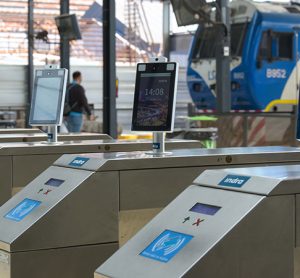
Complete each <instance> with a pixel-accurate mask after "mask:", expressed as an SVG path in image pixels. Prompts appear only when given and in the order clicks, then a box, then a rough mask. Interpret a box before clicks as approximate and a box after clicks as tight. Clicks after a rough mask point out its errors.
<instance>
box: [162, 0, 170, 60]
mask: <svg viewBox="0 0 300 278" xmlns="http://www.w3.org/2000/svg"><path fill="white" fill-rule="evenodd" d="M163 54H164V56H165V57H167V58H168V60H170V1H169V0H167V1H164V2H163Z"/></svg>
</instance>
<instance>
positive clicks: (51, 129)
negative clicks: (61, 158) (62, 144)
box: [47, 125, 58, 144]
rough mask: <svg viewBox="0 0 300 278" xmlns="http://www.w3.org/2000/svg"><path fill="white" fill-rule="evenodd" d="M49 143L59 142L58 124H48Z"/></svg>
mask: <svg viewBox="0 0 300 278" xmlns="http://www.w3.org/2000/svg"><path fill="white" fill-rule="evenodd" d="M47 143H49V144H58V141H57V125H52V126H48V140H47Z"/></svg>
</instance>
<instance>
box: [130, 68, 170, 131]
mask: <svg viewBox="0 0 300 278" xmlns="http://www.w3.org/2000/svg"><path fill="white" fill-rule="evenodd" d="M165 64H166V65H164V64H161V69H160V70H159V71H158V70H151V68H149V67H151V66H149V65H148V64H144V66H145V71H139V68H138V73H137V81H136V88H135V99H134V108H133V120H132V130H141V131H143V130H145V131H169V130H170V129H171V122H172V116H173V109H174V107H173V100H174V97H175V96H174V86H175V85H174V82H175V64H174V63H170V64H169V70H168V67H167V64H168V63H165ZM150 65H155V64H150ZM170 65H171V66H172V67H170ZM146 67H148V68H149V69H148V68H146ZM153 67H155V66H153ZM157 67H159V66H157Z"/></svg>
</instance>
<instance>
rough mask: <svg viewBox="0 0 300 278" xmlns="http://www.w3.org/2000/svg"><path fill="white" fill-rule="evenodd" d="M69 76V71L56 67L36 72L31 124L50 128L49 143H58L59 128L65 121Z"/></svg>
mask: <svg viewBox="0 0 300 278" xmlns="http://www.w3.org/2000/svg"><path fill="white" fill-rule="evenodd" d="M67 74H68V70H67V69H57V68H55V67H54V66H48V67H47V68H45V69H43V70H37V71H36V75H35V81H34V89H33V94H32V100H31V110H30V117H29V124H30V125H32V126H49V132H48V137H49V138H48V141H49V142H57V126H60V125H61V123H62V119H63V108H64V102H65V101H64V100H65V93H66V86H67Z"/></svg>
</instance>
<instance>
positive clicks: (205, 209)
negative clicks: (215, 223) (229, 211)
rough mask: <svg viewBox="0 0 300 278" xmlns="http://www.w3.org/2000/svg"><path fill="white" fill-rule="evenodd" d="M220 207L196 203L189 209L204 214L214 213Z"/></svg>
mask: <svg viewBox="0 0 300 278" xmlns="http://www.w3.org/2000/svg"><path fill="white" fill-rule="evenodd" d="M220 209H221V207H217V206H213V205H207V204H201V203H196V204H195V205H194V206H193V207H192V208H191V209H190V211H193V212H197V213H202V214H206V215H215V214H216V213H217V212H218V211H219V210H220Z"/></svg>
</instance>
